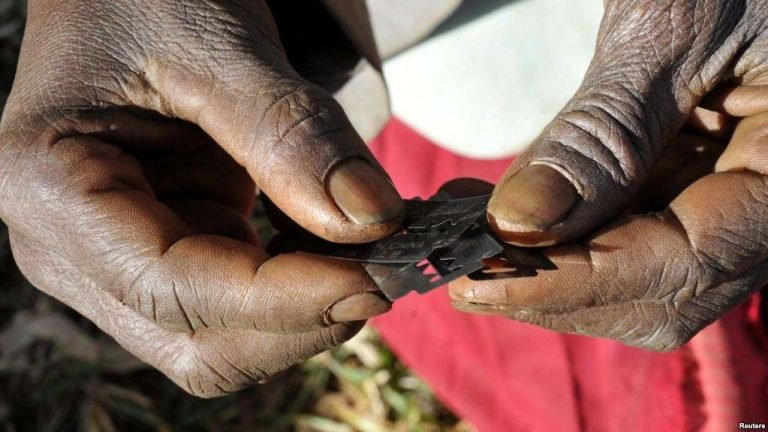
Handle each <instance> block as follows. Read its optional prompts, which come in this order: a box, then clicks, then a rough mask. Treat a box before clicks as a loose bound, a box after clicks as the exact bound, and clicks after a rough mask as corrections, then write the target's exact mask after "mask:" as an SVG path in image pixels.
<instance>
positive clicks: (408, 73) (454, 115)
mask: <svg viewBox="0 0 768 432" xmlns="http://www.w3.org/2000/svg"><path fill="white" fill-rule="evenodd" d="M382 1H383V0H382ZM601 16H602V1H600V0H518V1H512V2H510V3H509V4H508V5H506V6H503V7H501V8H499V9H496V10H495V11H493V12H491V13H488V14H487V15H484V16H482V17H480V18H477V19H475V20H473V21H471V22H469V23H468V24H465V25H463V26H460V27H456V28H454V29H452V30H450V31H448V32H444V33H441V34H439V35H437V36H435V37H433V38H430V39H428V40H427V41H425V42H423V43H421V44H419V45H417V46H415V47H413V48H411V49H409V50H407V51H405V52H403V53H401V54H399V55H397V56H395V57H393V58H392V59H389V60H388V61H386V63H385V68H384V70H385V76H386V78H387V82H388V85H389V89H390V98H391V103H392V108H393V111H394V113H395V114H396V115H397V116H398V117H400V118H401V119H403V120H405V121H406V122H407V123H409V124H410V125H412V126H413V127H415V128H416V129H417V130H418V131H419V132H421V133H423V134H424V135H426V136H427V137H429V138H431V139H432V140H433V141H435V142H437V143H440V144H441V145H444V146H445V147H447V148H449V149H451V150H453V151H456V152H458V153H461V154H464V155H467V156H473V157H481V158H492V157H500V156H506V155H510V154H514V153H517V152H519V151H521V150H522V149H524V148H525V146H526V145H527V144H528V143H529V142H530V141H531V140H533V139H534V138H535V137H536V136H537V135H538V133H539V132H540V130H541V129H542V128H543V127H544V126H545V125H546V124H547V123H548V122H549V121H550V120H551V119H552V118H553V117H554V116H555V114H556V113H557V112H558V111H559V110H560V109H561V107H562V106H563V105H564V104H565V102H567V100H568V99H569V97H570V95H571V94H573V92H574V91H575V90H576V89H577V88H578V86H579V84H580V82H581V78H582V76H583V74H584V71H585V70H586V68H587V66H588V64H589V60H590V58H591V55H592V52H593V49H594V48H593V47H594V43H595V39H596V34H597V28H598V25H599V22H600V17H601ZM374 22H376V21H375V20H374Z"/></svg>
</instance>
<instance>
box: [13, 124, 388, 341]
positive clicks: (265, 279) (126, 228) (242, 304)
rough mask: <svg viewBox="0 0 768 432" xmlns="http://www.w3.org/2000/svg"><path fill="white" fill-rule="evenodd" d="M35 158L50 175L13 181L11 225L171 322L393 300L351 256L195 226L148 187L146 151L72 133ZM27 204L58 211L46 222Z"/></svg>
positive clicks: (283, 328) (281, 319)
mask: <svg viewBox="0 0 768 432" xmlns="http://www.w3.org/2000/svg"><path fill="white" fill-rule="evenodd" d="M35 163H36V164H37V165H35V166H34V169H39V170H44V171H45V172H46V175H47V177H41V176H32V177H33V178H34V179H38V180H37V181H36V182H34V183H32V184H25V185H24V187H23V188H22V187H21V186H19V185H16V186H15V187H12V190H13V191H14V192H15V193H12V194H11V195H9V196H8V200H7V201H6V202H4V204H5V205H4V206H3V210H4V211H6V212H7V213H5V214H4V216H6V214H7V218H8V220H9V222H10V225H11V226H12V227H14V229H15V230H17V231H18V232H19V233H20V234H21V235H23V236H25V237H28V238H30V239H32V240H37V241H38V242H40V243H44V242H46V241H48V242H51V241H53V242H54V243H55V246H56V247H57V249H58V250H59V251H58V253H60V254H61V255H62V256H63V257H64V258H65V259H66V260H67V261H68V262H69V263H70V265H71V266H72V267H77V268H81V269H82V271H83V272H84V274H85V275H87V276H88V277H90V278H92V279H93V280H94V282H95V283H98V284H100V285H101V286H102V287H103V289H105V290H107V291H108V292H110V293H111V294H112V295H113V296H114V297H115V298H117V299H119V300H120V301H122V302H124V303H125V304H126V305H128V306H130V307H132V308H134V309H135V310H137V311H138V312H140V313H141V314H142V315H143V316H145V317H147V318H149V319H151V320H153V321H155V322H157V323H159V324H161V325H162V326H164V327H165V328H167V329H171V330H190V329H199V328H205V327H226V328H229V327H237V328H247V329H257V330H262V331H271V332H303V331H309V330H314V329H318V328H322V327H326V326H328V325H330V324H332V323H333V322H346V321H357V320H362V319H366V318H369V317H371V316H372V314H373V315H378V314H379V313H382V312H384V311H386V310H388V309H389V303H388V302H386V301H384V300H382V299H381V298H380V297H379V296H378V295H376V294H372V292H374V291H376V290H377V288H376V286H375V284H374V283H373V282H372V281H371V280H370V278H369V277H368V276H367V274H366V273H365V271H364V270H363V269H362V267H360V266H359V265H356V264H354V263H346V262H336V261H332V260H330V259H326V258H322V257H315V256H310V255H301V254H292V255H284V256H279V257H276V258H273V259H269V257H268V256H267V255H266V254H265V253H264V252H263V251H261V250H260V249H258V248H256V247H254V246H252V245H250V244H247V243H244V242H238V241H234V240H231V239H228V238H224V237H218V236H211V235H194V234H193V232H192V230H191V229H190V227H189V226H188V225H187V224H186V223H184V221H183V220H182V219H181V218H180V217H179V216H178V215H177V214H175V213H173V212H172V211H171V209H170V208H168V207H167V206H166V205H164V204H162V203H160V202H159V201H157V200H156V199H155V198H154V197H153V196H152V195H150V194H149V193H148V192H147V190H146V182H143V178H142V176H141V169H140V168H141V167H140V165H139V164H138V161H136V160H135V159H133V158H132V157H130V156H127V155H126V154H125V153H123V152H122V151H121V150H120V149H118V148H117V147H114V146H110V145H108V144H105V143H103V142H101V141H99V140H97V139H95V138H90V137H81V138H67V139H64V140H62V141H60V142H58V143H57V144H56V145H55V146H53V147H52V148H45V149H43V150H41V151H40V153H39V154H37V155H36V161H35ZM82 167H86V168H85V169H83V168H82ZM41 178H42V180H40V179H41ZM142 185H144V187H145V188H144V189H142V188H141V186H142ZM28 214H40V215H50V217H48V218H47V219H49V220H47V221H46V224H44V225H43V226H41V225H40V224H39V223H37V222H35V221H30V220H29V219H28V218H27V217H26V215H28Z"/></svg>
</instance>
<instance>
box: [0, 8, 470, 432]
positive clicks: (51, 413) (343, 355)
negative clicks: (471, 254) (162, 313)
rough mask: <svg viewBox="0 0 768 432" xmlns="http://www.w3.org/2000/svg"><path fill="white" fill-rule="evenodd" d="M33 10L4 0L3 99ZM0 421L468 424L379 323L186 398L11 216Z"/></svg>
mask: <svg viewBox="0 0 768 432" xmlns="http://www.w3.org/2000/svg"><path fill="white" fill-rule="evenodd" d="M23 11H24V5H23V2H22V1H20V0H0V107H1V106H2V105H4V103H5V100H6V98H7V95H8V91H9V90H10V87H11V83H12V80H13V74H14V71H15V65H16V59H17V56H18V48H19V45H20V42H21V33H22V30H23ZM260 228H263V224H262V225H260ZM0 429H2V430H7V431H27V430H29V431H70V430H71V431H75V430H84V431H113V430H120V431H123V430H126V431H141V430H160V431H166V430H184V431H196V430H210V431H240V430H242V431H282V430H298V431H327V432H345V431H364V432H378V431H465V430H470V428H469V426H468V425H466V424H464V423H462V422H460V421H459V420H457V419H456V418H455V417H454V416H453V415H452V414H451V413H450V412H449V411H448V410H446V409H445V408H444V407H443V406H441V405H440V403H439V402H438V401H437V400H436V399H435V398H434V396H433V394H432V392H431V391H430V390H429V388H428V387H427V386H426V385H425V384H424V383H423V382H421V381H420V380H418V379H417V378H415V377H414V376H413V375H411V373H410V372H409V371H408V370H407V369H406V368H405V367H404V366H403V365H402V364H401V363H400V362H398V360H397V358H396V357H395V356H394V355H393V354H392V353H391V352H390V351H389V350H388V349H387V348H386V347H385V346H384V345H383V344H382V343H381V341H380V340H379V338H378V336H377V335H376V333H375V332H374V331H373V330H372V329H369V328H366V329H364V330H363V331H362V332H361V334H360V335H359V336H357V337H356V338H355V339H353V340H352V341H350V342H349V343H347V344H345V345H344V346H342V347H341V348H339V349H337V350H334V351H333V352H328V353H324V354H322V355H319V356H317V357H316V358H314V359H311V360H309V361H307V362H305V363H304V364H302V365H300V366H297V367H295V368H293V369H291V370H290V371H288V372H286V373H284V374H282V375H280V376H278V377H276V378H275V379H273V380H272V381H271V382H269V383H267V384H264V385H259V386H255V387H253V388H251V389H248V390H245V391H242V392H240V393H237V394H234V395H231V396H228V397H224V398H220V399H216V400H202V399H197V398H194V397H191V396H188V395H187V394H185V393H184V392H182V391H181V390H179V389H178V388H177V387H176V386H175V385H173V384H172V383H171V382H170V381H168V380H167V379H165V378H164V377H163V376H162V375H161V374H159V373H158V372H156V371H154V370H152V369H151V368H149V367H147V366H146V365H144V364H143V363H141V362H140V361H138V360H136V359H135V358H134V357H132V356H131V355H130V354H128V353H127V352H125V351H124V350H123V349H122V348H120V347H119V346H118V345H116V344H115V342H114V341H112V340H111V339H110V338H109V337H107V336H106V335H104V334H103V333H101V332H100V331H99V330H98V329H97V328H95V327H94V325H93V324H91V323H90V322H88V321H87V320H85V319H84V318H82V317H80V316H78V315H77V314H76V313H74V312H73V311H71V310H70V309H68V308H67V307H66V306H64V305H62V304H60V303H59V302H57V301H56V300H54V299H52V298H50V297H48V296H46V295H44V294H42V293H40V292H39V291H37V290H36V289H35V288H34V287H32V286H31V285H30V284H29V283H28V282H27V281H26V280H24V278H23V277H22V276H21V275H20V274H19V271H18V269H17V268H16V266H15V265H14V263H13V259H12V256H11V252H10V248H9V245H8V235H7V231H6V229H5V226H3V225H2V224H0Z"/></svg>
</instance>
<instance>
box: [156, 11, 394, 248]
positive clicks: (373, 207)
mask: <svg viewBox="0 0 768 432" xmlns="http://www.w3.org/2000/svg"><path fill="white" fill-rule="evenodd" d="M258 7H260V6H254V8H258ZM262 12H263V13H264V14H266V15H267V16H268V14H269V12H268V11H267V10H266V7H265V10H264V11H262ZM169 19H173V18H172V17H171V18H169ZM263 19H264V18H263V17H261V18H259V20H262V21H263ZM238 22H240V23H242V24H241V25H242V26H243V28H242V31H243V32H245V33H246V36H245V37H244V40H242V41H241V40H240V39H236V40H228V41H225V42H220V41H208V42H209V43H211V44H214V45H217V44H218V45H223V46H221V47H220V50H216V49H214V50H211V49H201V50H200V51H195V50H191V49H190V50H188V51H186V53H189V55H184V56H180V55H178V53H177V52H160V53H158V55H159V56H161V57H162V58H163V59H164V60H165V61H162V62H153V63H151V64H149V65H147V68H146V79H147V80H148V81H149V83H150V86H151V87H152V88H153V89H156V90H157V91H158V92H159V94H160V96H161V97H162V98H163V100H164V101H166V102H167V105H168V106H169V107H170V113H172V114H174V115H176V116H180V117H182V118H184V119H186V120H189V121H191V122H194V123H196V124H198V125H200V126H201V127H202V128H203V129H204V130H205V131H206V132H207V133H208V134H209V135H210V136H211V137H212V138H213V139H214V140H215V141H216V142H217V143H219V144H220V145H221V146H222V147H223V148H224V149H225V150H226V151H227V152H229V153H230V154H231V155H232V156H233V157H234V159H235V160H236V161H237V162H238V163H239V164H240V165H242V166H244V167H245V168H246V169H247V170H248V173H249V174H250V175H251V177H252V178H253V179H254V181H255V182H256V184H257V186H258V187H259V189H260V190H261V191H262V192H263V193H265V194H266V195H267V196H269V197H270V199H271V200H272V201H273V202H274V203H275V204H276V205H277V206H278V207H279V208H280V209H281V210H283V212H285V213H286V214H287V215H288V216H289V217H290V218H291V219H293V220H294V221H296V222H298V223H299V224H300V225H301V226H303V227H304V228H306V229H308V230H309V231H311V232H313V233H314V234H316V235H318V236H321V237H323V238H326V239H328V240H332V241H336V242H366V241H372V240H376V239H378V238H381V237H383V236H385V235H387V234H390V233H392V232H394V231H395V230H396V229H397V228H398V225H399V222H400V220H401V218H402V213H403V210H404V207H403V204H402V200H401V199H400V196H399V195H398V193H397V191H396V190H395V189H394V187H393V185H392V183H391V181H390V180H389V178H388V176H387V175H386V174H385V172H384V171H383V169H382V168H381V167H380V166H379V164H378V163H377V161H376V160H375V158H374V157H373V155H372V154H371V153H370V151H369V150H368V148H367V147H366V145H365V143H364V142H363V141H362V139H361V138H360V137H359V136H358V134H357V133H356V132H355V130H354V129H353V128H352V126H351V124H350V122H349V120H348V119H347V116H346V114H345V113H344V111H343V110H342V108H341V106H340V105H339V104H338V103H337V102H336V101H335V100H334V99H333V97H332V96H331V95H330V94H329V93H328V92H326V91H325V90H323V89H322V88H320V87H318V86H316V85H313V84H310V83H309V82H307V81H305V80H303V79H302V78H301V77H300V76H298V74H297V73H296V72H295V71H294V70H293V69H292V68H291V66H290V65H289V63H288V61H287V60H286V58H285V54H284V53H283V51H282V48H281V47H280V46H279V44H271V43H261V44H256V43H253V41H257V40H261V39H263V32H264V31H265V29H264V27H263V26H256V25H255V23H256V22H258V20H256V21H254V22H253V23H252V22H251V21H250V20H248V19H243V18H240V19H238ZM209 24H210V23H209ZM214 24H215V23H214ZM249 25H253V28H251V27H249ZM204 34H215V32H211V31H210V29H206V32H205V33H204ZM249 38H250V39H249ZM230 45H234V46H230ZM233 52H234V53H236V54H232V53H233ZM196 53H199V54H196ZM203 65H204V67H203ZM232 71H238V72H237V73H232Z"/></svg>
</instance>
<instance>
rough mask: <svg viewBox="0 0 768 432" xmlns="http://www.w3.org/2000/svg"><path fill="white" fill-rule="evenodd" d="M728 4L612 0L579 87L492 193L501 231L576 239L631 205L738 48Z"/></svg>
mask: <svg viewBox="0 0 768 432" xmlns="http://www.w3.org/2000/svg"><path fill="white" fill-rule="evenodd" d="M638 3H642V5H643V7H639V6H638ZM726 3H727V2H679V1H671V0H664V1H658V2H636V1H630V2H620V1H608V2H606V12H605V15H604V17H603V22H602V25H601V29H600V33H599V37H598V43H597V48H596V52H595V56H594V58H593V60H592V64H591V65H590V68H589V70H588V71H587V74H586V77H585V79H584V82H583V84H582V86H581V88H580V89H579V90H578V92H577V93H576V95H575V96H574V97H573V98H572V99H571V101H570V102H569V103H568V104H567V106H566V107H565V108H564V109H563V110H562V111H561V112H560V114H559V115H558V116H557V118H556V119H555V120H554V121H553V122H552V123H551V124H550V125H549V126H548V127H547V128H546V129H545V130H544V132H543V133H542V134H541V135H540V136H539V138H537V139H536V141H535V142H534V143H533V144H532V146H531V147H530V148H529V149H528V150H527V151H526V152H525V153H524V154H523V155H522V156H521V157H520V158H519V159H518V160H517V161H516V162H515V163H514V164H513V165H512V166H511V167H510V168H509V170H508V171H507V173H506V174H505V175H504V177H503V178H502V180H501V182H500V183H499V185H498V186H497V187H496V190H495V191H494V195H493V197H492V199H491V201H490V202H489V221H490V222H491V224H492V225H493V226H494V228H495V229H496V230H497V231H498V232H499V234H500V235H501V236H502V238H504V239H505V240H506V241H508V242H510V243H513V244H517V245H522V246H549V245H552V244H556V243H561V242H566V241H570V240H574V239H576V238H579V237H581V236H584V235H585V234H587V233H589V232H590V231H592V230H594V229H596V228H598V227H600V226H601V225H603V224H604V223H605V222H607V221H608V220H609V219H611V218H613V217H615V216H616V215H617V214H619V213H620V212H621V211H622V210H623V208H624V207H625V206H627V205H628V203H629V202H630V201H631V200H632V198H633V197H634V196H635V195H636V193H637V192H638V190H639V189H640V187H641V186H642V185H643V183H644V182H645V181H646V178H647V176H648V173H649V172H650V170H651V169H652V168H653V166H654V165H655V164H656V162H657V160H658V158H659V155H660V154H661V152H662V150H663V149H664V146H665V145H666V144H667V142H669V141H671V139H672V138H673V137H674V136H675V135H676V134H677V133H678V132H679V131H680V129H681V128H682V126H683V125H684V124H685V122H686V119H687V117H688V115H689V114H690V113H691V112H692V111H693V110H694V109H695V107H696V106H697V104H698V102H699V101H700V99H701V97H702V96H703V95H704V94H706V93H707V92H709V91H711V90H712V88H713V87H714V86H715V85H716V84H717V82H718V81H719V79H720V77H721V76H722V75H723V74H724V70H725V69H726V68H727V66H728V64H729V63H730V60H731V59H732V58H733V57H734V56H735V55H737V53H738V49H739V46H738V45H737V43H736V42H735V41H734V40H733V38H730V39H729V38H728V35H729V33H731V32H734V31H735V30H734V26H736V25H737V24H735V23H737V20H734V19H733V17H732V16H731V15H732V11H731V9H732V8H733V7H732V6H733V5H729V4H726ZM700 4H706V7H707V10H706V11H704V10H701V11H699V10H698V9H701V8H702V6H700ZM705 12H706V13H705ZM697 20H698V21H697ZM694 21H696V22H694ZM699 21H700V22H699ZM694 27H695V28H696V31H693V30H692V28H694Z"/></svg>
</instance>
